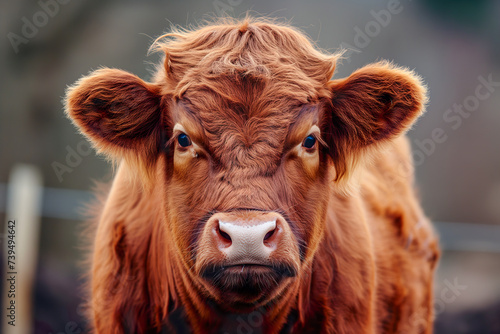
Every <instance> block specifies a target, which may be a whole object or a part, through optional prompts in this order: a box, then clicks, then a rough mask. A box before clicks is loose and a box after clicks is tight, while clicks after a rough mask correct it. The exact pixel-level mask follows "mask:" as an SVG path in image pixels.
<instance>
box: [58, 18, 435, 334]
mask: <svg viewBox="0 0 500 334" xmlns="http://www.w3.org/2000/svg"><path fill="white" fill-rule="evenodd" d="M154 46H155V48H156V50H160V51H161V52H164V55H165V60H164V62H163V64H162V66H159V67H158V71H157V73H156V75H155V77H154V80H153V81H152V82H151V83H149V82H145V81H143V80H141V79H139V78H138V77H136V76H134V75H132V74H129V73H127V72H124V71H121V70H116V69H100V70H97V71H95V72H93V73H91V74H90V75H88V76H86V77H84V78H82V79H81V80H79V81H78V82H77V83H76V84H75V85H74V86H73V87H71V88H70V89H69V90H68V93H67V109H66V110H67V113H68V115H69V116H70V117H71V118H72V119H73V121H74V122H75V124H76V125H77V126H78V127H79V128H80V129H81V131H82V132H83V133H84V134H85V135H86V136H87V137H88V138H89V139H90V140H91V141H92V143H93V144H94V145H95V147H96V148H97V149H98V151H100V152H102V153H104V154H106V155H107V156H109V157H111V159H113V160H114V161H116V162H118V163H119V168H118V170H117V173H116V176H115V178H114V181H113V184H112V186H111V190H110V191H109V194H108V195H107V200H106V202H105V204H104V207H103V209H102V210H101V211H100V212H99V224H98V227H97V232H96V234H95V238H94V242H93V245H94V246H93V253H92V276H91V289H92V297H91V301H90V311H91V316H92V318H93V326H94V330H95V332H97V333H105V334H108V333H160V332H162V333H191V332H194V333H278V332H279V333H356V334H359V333H431V332H432V319H433V314H432V300H433V296H432V280H433V272H434V268H435V265H436V261H437V258H438V246H437V241H436V237H435V235H434V232H433V230H432V228H431V225H430V223H429V221H428V220H427V218H426V217H425V216H424V214H423V212H422V209H421V208H420V206H419V204H418V201H417V199H416V197H415V194H414V191H413V189H412V182H413V172H412V167H411V155H410V150H409V145H408V142H407V140H406V139H405V137H404V136H403V134H404V133H405V131H406V130H407V129H408V128H409V127H410V126H411V125H412V123H413V122H414V121H415V120H416V119H417V117H418V116H420V115H421V114H422V112H423V110H424V105H425V103H426V91H425V88H424V86H423V85H422V82H421V80H420V78H419V77H418V76H417V75H416V74H415V73H413V72H412V71H410V70H407V69H403V68H400V67H396V66H395V65H393V64H391V63H388V62H379V63H375V64H371V65H368V66H365V67H363V68H361V69H359V70H357V71H356V72H354V73H353V74H352V75H351V76H349V77H348V78H345V79H337V80H330V79H331V77H332V75H333V72H334V69H335V64H336V61H337V60H338V58H339V57H340V54H326V53H323V52H320V51H318V50H317V49H315V48H314V47H313V46H312V43H311V42H310V41H309V40H308V39H307V38H306V37H305V36H304V35H303V34H301V33H300V32H298V31H297V30H296V29H294V28H291V27H289V26H287V25H285V24H278V23H273V22H270V21H269V20H265V19H253V18H246V19H245V20H243V21H239V22H238V21H235V22H229V21H227V20H226V21H224V22H221V23H216V24H208V25H206V26H204V27H201V28H199V29H197V30H192V31H190V30H180V31H175V32H173V33H170V34H167V35H165V36H162V38H160V39H159V40H158V41H157V42H156V43H155V44H154Z"/></svg>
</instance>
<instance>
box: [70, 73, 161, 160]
mask: <svg viewBox="0 0 500 334" xmlns="http://www.w3.org/2000/svg"><path fill="white" fill-rule="evenodd" d="M162 108H164V107H163V106H162V99H161V96H160V93H159V87H158V86H156V85H153V84H149V83H146V82H144V81H143V80H141V79H140V78H138V77H137V76H135V75H132V74H130V73H128V72H125V71H122V70H117V69H107V68H104V69H99V70H97V71H94V72H92V73H91V74H89V75H88V76H86V77H83V78H81V79H80V80H78V81H77V82H76V83H75V84H74V85H73V86H72V87H70V88H69V89H68V90H67V93H66V113H67V115H68V116H69V117H70V118H71V119H72V120H73V122H74V123H75V124H76V125H77V126H78V127H79V128H80V130H81V131H82V132H83V134H85V135H86V136H87V137H88V138H89V139H90V140H91V141H92V142H93V144H94V145H95V146H96V148H97V149H98V151H101V152H103V153H105V154H107V155H109V156H111V157H112V158H122V157H126V156H127V155H135V156H141V155H145V157H144V158H145V159H148V158H149V159H151V156H152V155H155V154H156V153H157V152H158V149H159V147H160V145H161V144H160V141H161V140H162V132H163V130H164V128H163V124H162V112H161V110H162Z"/></svg>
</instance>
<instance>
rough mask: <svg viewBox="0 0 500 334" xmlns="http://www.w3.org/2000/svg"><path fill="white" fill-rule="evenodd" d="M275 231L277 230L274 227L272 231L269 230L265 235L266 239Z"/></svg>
mask: <svg viewBox="0 0 500 334" xmlns="http://www.w3.org/2000/svg"><path fill="white" fill-rule="evenodd" d="M274 231H276V229H273V230H272V231H269V232H267V233H266V235H265V236H264V240H267V239H269V238H271V237H272V236H273V234H274Z"/></svg>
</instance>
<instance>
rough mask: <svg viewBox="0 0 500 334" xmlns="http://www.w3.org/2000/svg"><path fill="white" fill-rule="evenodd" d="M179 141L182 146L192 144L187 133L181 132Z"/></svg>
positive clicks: (178, 137)
mask: <svg viewBox="0 0 500 334" xmlns="http://www.w3.org/2000/svg"><path fill="white" fill-rule="evenodd" d="M177 142H178V143H179V146H180V147H188V146H191V139H190V138H189V136H188V135H187V134H185V133H181V134H180V135H178V136H177Z"/></svg>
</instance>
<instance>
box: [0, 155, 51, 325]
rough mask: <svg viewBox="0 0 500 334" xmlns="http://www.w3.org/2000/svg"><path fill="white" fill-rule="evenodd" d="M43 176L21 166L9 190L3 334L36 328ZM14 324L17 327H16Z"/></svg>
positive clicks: (34, 168) (36, 171) (15, 173)
mask: <svg viewBox="0 0 500 334" xmlns="http://www.w3.org/2000/svg"><path fill="white" fill-rule="evenodd" d="M42 195H43V188H42V174H41V172H40V171H39V170H38V168H36V167H35V166H31V165H24V164H19V165H16V166H14V168H13V169H12V172H11V174H10V179H9V184H8V188H7V211H6V223H5V228H4V231H3V234H4V235H3V238H2V241H3V245H2V247H3V250H4V252H3V254H4V255H3V256H4V259H2V260H3V261H4V262H5V266H4V268H2V270H3V272H4V273H5V276H6V280H5V281H4V282H3V283H4V287H5V288H4V291H3V304H2V313H3V316H2V331H1V332H2V333H5V334H26V333H31V332H32V329H33V318H32V303H33V294H32V292H33V285H34V281H35V271H36V265H37V259H38V241H39V230H40V217H41V209H42ZM14 325H15V326H14Z"/></svg>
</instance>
